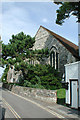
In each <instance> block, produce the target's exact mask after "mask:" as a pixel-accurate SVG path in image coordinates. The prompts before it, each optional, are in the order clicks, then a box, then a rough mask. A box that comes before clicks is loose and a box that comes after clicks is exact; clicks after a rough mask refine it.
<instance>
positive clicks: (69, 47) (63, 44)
mask: <svg viewBox="0 0 80 120" xmlns="http://www.w3.org/2000/svg"><path fill="white" fill-rule="evenodd" d="M44 48H48V49H49V51H50V56H49V57H48V58H46V59H45V61H44V62H43V64H50V65H51V66H52V67H54V68H55V69H57V70H58V71H60V72H61V74H62V75H63V74H64V73H65V71H64V65H65V64H68V63H73V62H76V61H78V60H79V53H78V49H79V48H78V46H77V45H75V44H74V43H72V42H70V41H69V40H67V39H65V38H63V37H61V36H59V35H58V34H56V33H54V32H52V31H50V30H49V29H47V28H45V27H43V26H40V28H39V29H38V31H37V33H36V35H35V44H34V47H33V50H35V49H44Z"/></svg>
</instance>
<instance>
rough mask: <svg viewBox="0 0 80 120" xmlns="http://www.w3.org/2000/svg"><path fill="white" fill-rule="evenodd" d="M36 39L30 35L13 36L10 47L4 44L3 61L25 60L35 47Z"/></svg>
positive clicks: (21, 33)
mask: <svg viewBox="0 0 80 120" xmlns="http://www.w3.org/2000/svg"><path fill="white" fill-rule="evenodd" d="M34 42H35V39H34V38H32V37H31V36H29V35H27V36H26V35H25V34H24V33H23V32H20V33H19V34H17V35H12V39H10V40H9V43H8V45H5V44H2V57H3V59H7V57H10V58H17V57H18V58H17V59H16V60H18V61H19V60H20V57H21V58H22V59H25V56H26V54H27V52H28V50H29V49H30V48H32V47H33V45H34Z"/></svg>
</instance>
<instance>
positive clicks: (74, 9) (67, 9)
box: [54, 2, 80, 25]
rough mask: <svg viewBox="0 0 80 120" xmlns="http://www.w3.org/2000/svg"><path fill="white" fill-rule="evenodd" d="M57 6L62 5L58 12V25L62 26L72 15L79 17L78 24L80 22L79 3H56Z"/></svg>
mask: <svg viewBox="0 0 80 120" xmlns="http://www.w3.org/2000/svg"><path fill="white" fill-rule="evenodd" d="M54 3H56V4H57V5H59V4H60V7H59V9H58V10H57V11H56V12H57V19H56V23H57V24H59V25H62V24H63V23H64V20H65V19H66V18H69V17H70V16H71V15H73V16H76V17H77V19H78V20H77V22H80V15H79V14H80V9H79V3H78V2H54Z"/></svg>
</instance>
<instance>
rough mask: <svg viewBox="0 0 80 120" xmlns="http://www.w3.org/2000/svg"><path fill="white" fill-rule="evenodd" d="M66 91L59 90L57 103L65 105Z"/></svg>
mask: <svg viewBox="0 0 80 120" xmlns="http://www.w3.org/2000/svg"><path fill="white" fill-rule="evenodd" d="M65 97H66V90H65V89H64V88H62V89H59V90H57V103H58V104H62V105H65Z"/></svg>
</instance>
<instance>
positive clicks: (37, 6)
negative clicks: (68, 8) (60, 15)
mask: <svg viewBox="0 0 80 120" xmlns="http://www.w3.org/2000/svg"><path fill="white" fill-rule="evenodd" d="M58 8H59V6H58V5H56V4H54V3H53V2H3V3H2V40H3V42H4V43H5V44H7V43H8V42H9V39H10V38H11V35H12V34H17V33H19V32H21V31H23V32H24V33H25V34H30V35H31V36H35V34H36V32H37V30H38V28H39V26H40V25H42V26H44V27H46V28H48V29H50V30H52V31H53V32H55V33H57V34H59V35H61V36H63V37H65V38H66V39H68V40H70V41H72V42H74V43H75V44H78V24H77V23H76V18H75V17H71V18H70V19H68V20H66V21H65V23H64V24H63V25H62V26H59V25H57V24H56V23H55V21H56V10H57V9H58Z"/></svg>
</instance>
